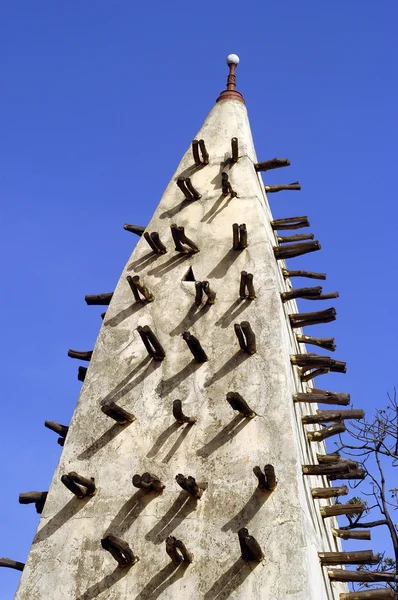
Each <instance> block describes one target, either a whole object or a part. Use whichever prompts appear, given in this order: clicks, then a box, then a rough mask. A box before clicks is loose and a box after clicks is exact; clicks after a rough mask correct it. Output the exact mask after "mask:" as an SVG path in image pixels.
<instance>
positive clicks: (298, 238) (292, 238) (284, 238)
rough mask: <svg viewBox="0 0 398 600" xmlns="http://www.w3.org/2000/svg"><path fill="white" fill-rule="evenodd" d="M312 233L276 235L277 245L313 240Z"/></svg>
mask: <svg viewBox="0 0 398 600" xmlns="http://www.w3.org/2000/svg"><path fill="white" fill-rule="evenodd" d="M314 237H315V236H314V234H313V233H296V234H295V235H278V236H277V238H276V239H277V242H278V244H290V243H291V242H305V241H306V240H313V239H314Z"/></svg>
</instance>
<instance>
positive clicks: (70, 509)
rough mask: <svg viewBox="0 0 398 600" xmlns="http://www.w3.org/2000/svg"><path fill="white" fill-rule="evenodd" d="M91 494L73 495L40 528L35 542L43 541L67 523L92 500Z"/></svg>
mask: <svg viewBox="0 0 398 600" xmlns="http://www.w3.org/2000/svg"><path fill="white" fill-rule="evenodd" d="M91 498H92V497H91V496H85V497H84V498H76V497H75V496H73V498H71V499H70V500H69V502H68V503H67V504H65V506H64V507H63V508H61V510H60V511H59V512H58V513H57V514H56V515H54V516H53V517H51V519H49V520H48V521H47V522H46V524H45V525H44V526H43V527H42V528H41V529H39V531H38V532H37V533H36V535H35V537H34V539H33V544H37V543H39V542H43V541H44V540H46V539H47V538H49V537H50V536H51V535H52V534H53V533H55V532H56V531H57V530H58V529H59V528H60V527H62V525H65V523H66V522H67V521H69V519H72V517H74V516H75V515H77V513H78V512H80V511H81V510H82V509H83V508H84V507H85V506H86V504H87V503H88V502H90V500H91Z"/></svg>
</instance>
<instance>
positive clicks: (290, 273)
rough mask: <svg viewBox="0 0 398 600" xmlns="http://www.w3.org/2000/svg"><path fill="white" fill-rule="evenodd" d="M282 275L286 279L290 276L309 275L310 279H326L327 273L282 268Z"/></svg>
mask: <svg viewBox="0 0 398 600" xmlns="http://www.w3.org/2000/svg"><path fill="white" fill-rule="evenodd" d="M282 275H283V277H284V278H285V279H287V278H288V277H307V278H308V279H323V280H325V279H326V273H315V272H314V271H289V269H282Z"/></svg>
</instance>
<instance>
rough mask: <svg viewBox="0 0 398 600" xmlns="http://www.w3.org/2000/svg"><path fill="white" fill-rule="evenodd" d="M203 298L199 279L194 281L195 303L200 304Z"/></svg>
mask: <svg viewBox="0 0 398 600" xmlns="http://www.w3.org/2000/svg"><path fill="white" fill-rule="evenodd" d="M202 300H203V286H202V282H201V281H195V304H196V306H200V305H201V304H202Z"/></svg>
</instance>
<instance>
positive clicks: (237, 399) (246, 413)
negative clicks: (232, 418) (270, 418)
mask: <svg viewBox="0 0 398 600" xmlns="http://www.w3.org/2000/svg"><path fill="white" fill-rule="evenodd" d="M227 402H228V404H229V405H230V407H231V408H232V410H236V411H238V412H239V413H240V414H241V415H242V416H243V417H246V418H247V419H253V417H255V416H256V413H255V412H254V411H253V410H252V409H251V408H250V406H249V405H248V404H247V402H246V400H245V399H244V398H243V397H242V396H241V395H240V394H238V392H228V393H227Z"/></svg>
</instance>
